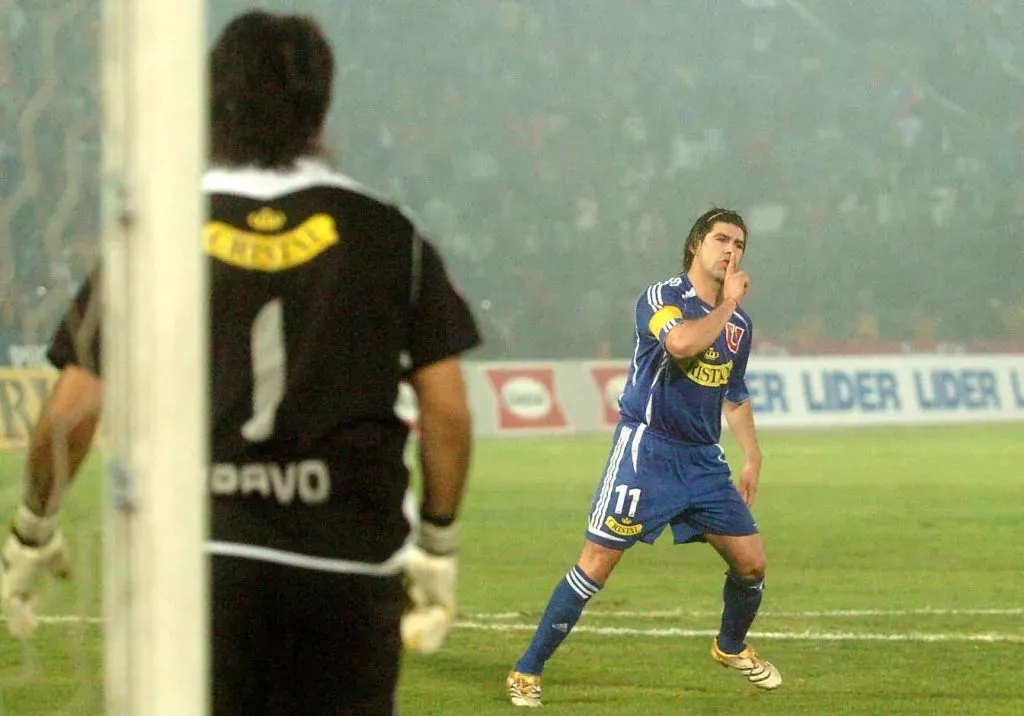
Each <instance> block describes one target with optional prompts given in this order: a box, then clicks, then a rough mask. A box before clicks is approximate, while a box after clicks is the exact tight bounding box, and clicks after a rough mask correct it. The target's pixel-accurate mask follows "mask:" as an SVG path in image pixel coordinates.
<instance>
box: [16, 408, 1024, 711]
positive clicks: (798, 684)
mask: <svg viewBox="0 0 1024 716" xmlns="http://www.w3.org/2000/svg"><path fill="white" fill-rule="evenodd" d="M762 442H763V445H764V451H765V465H764V470H763V473H762V485H761V492H760V495H759V498H758V502H757V505H756V508H755V513H756V516H757V519H758V524H759V526H760V528H761V531H762V533H763V534H764V537H765V540H766V544H767V547H768V561H769V566H768V573H769V576H768V588H767V590H766V592H765V601H764V605H763V607H762V611H763V613H762V615H761V617H760V618H759V619H758V621H757V623H755V625H754V633H755V635H756V634H762V636H760V637H756V636H752V638H751V641H752V643H755V645H756V646H757V647H758V648H759V649H760V650H761V651H762V652H763V653H765V655H767V656H768V657H769V658H771V659H772V660H773V661H775V663H776V664H777V665H778V666H779V667H780V668H781V670H782V672H783V676H784V678H785V683H784V684H783V687H782V688H781V689H780V690H779V691H778V692H776V693H773V694H759V693H755V692H754V690H753V689H752V688H751V687H748V686H747V685H746V684H745V682H744V681H743V679H742V678H741V677H739V676H738V675H736V674H734V673H730V672H728V671H726V670H724V669H721V668H719V667H716V666H715V665H714V664H713V663H712V662H711V660H710V658H709V656H708V647H709V645H710V639H711V637H710V636H709V634H710V633H712V632H713V631H714V630H715V628H716V627H717V621H718V620H717V612H718V610H719V608H720V591H721V581H722V566H721V564H720V563H719V561H718V558H717V557H716V556H715V555H714V554H713V552H712V551H711V550H710V549H709V548H707V547H705V546H688V547H673V546H672V545H671V544H670V543H669V542H668V541H666V540H664V539H663V540H662V541H661V542H659V543H658V544H657V545H655V546H654V547H646V546H640V547H637V548H636V549H635V550H633V551H632V552H631V553H629V554H627V555H626V557H625V558H624V559H623V561H622V563H621V564H620V566H619V568H618V570H617V571H616V573H615V575H614V577H613V578H612V580H611V581H610V583H609V584H608V586H607V587H606V588H605V589H604V591H602V592H601V594H600V595H599V596H598V597H597V598H596V599H595V600H594V602H593V603H592V605H591V606H590V608H589V609H588V612H587V613H586V614H585V615H584V617H583V619H582V620H581V621H580V628H579V630H578V631H577V633H574V634H573V635H572V636H571V637H570V638H569V640H568V641H567V642H566V643H565V645H564V646H563V648H562V649H561V650H560V651H559V652H558V654H556V656H555V658H554V659H553V660H552V661H551V662H550V663H549V665H548V668H547V671H546V672H545V682H544V690H545V702H546V706H545V712H547V713H556V714H587V715H588V716H598V715H601V714H615V715H616V716H621V715H622V714H625V713H634V712H636V713H641V714H644V716H658V715H660V714H676V713H681V714H695V715H700V714H734V713H750V714H785V715H786V716H793V715H795V714H814V715H826V714H928V715H930V716H935V715H941V714H972V715H973V714H978V715H984V716H987V715H989V714H1024V697H1022V696H1021V694H1020V690H1019V688H1018V686H1017V679H1018V672H1019V670H1018V669H1016V668H1015V664H1016V663H1018V662H1019V660H1020V659H1019V657H1020V655H1021V654H1022V653H1024V651H1022V650H1024V519H1022V505H1024V479H1022V478H1024V470H1022V468H1021V465H1022V464H1024V426H1021V425H1020V424H1016V425H1002V426H993V427H984V426H972V427H927V428H925V427H921V428H887V429H884V430H883V429H877V430H876V429H865V430H851V431H820V432H813V431H806V432H804V431H802V432H783V431H772V432H765V433H764V434H763V435H762ZM607 447H608V440H607V439H606V438H599V439H538V440H529V441H526V440H505V441H499V440H489V441H483V442H481V443H480V444H479V445H478V448H477V452H476V455H475V460H474V470H473V479H472V484H471V486H470V491H469V494H468V501H467V505H466V508H465V512H464V520H463V529H464V531H463V549H462V552H461V579H460V594H459V602H460V603H459V607H460V609H459V611H460V617H459V620H460V625H461V626H460V628H458V629H457V630H456V631H455V632H454V633H453V634H452V635H451V637H450V638H449V641H448V643H447V645H446V647H445V649H444V650H443V652H442V653H440V654H437V655H434V656H430V657H425V656H421V655H409V656H407V657H406V660H405V665H404V670H403V677H402V682H401V688H400V700H401V705H402V713H403V714H405V715H406V716H410V715H413V716H415V715H418V714H424V715H427V714H456V715H463V714H465V715H466V716H485V715H486V714H508V713H512V712H514V711H513V710H512V708H511V707H510V706H508V705H507V704H506V703H505V701H504V699H503V696H502V688H501V687H502V681H503V678H504V676H505V673H506V672H507V670H508V668H509V666H510V665H511V664H512V663H513V662H514V661H515V659H516V658H517V657H518V656H519V654H520V652H521V651H522V649H523V648H524V647H525V645H526V643H527V641H528V640H529V637H530V632H531V630H532V628H533V626H534V624H535V622H536V619H537V618H538V616H539V613H540V611H541V610H542V609H543V607H544V605H545V603H546V601H547V598H548V596H549V594H550V592H551V589H552V588H553V587H554V585H555V584H556V582H557V581H558V580H559V579H560V578H561V577H562V575H563V574H564V572H565V570H566V569H567V568H568V567H569V566H570V565H571V563H572V562H573V560H574V559H575V557H576V556H577V553H578V551H579V548H580V545H581V543H582V534H583V526H584V524H585V515H586V511H587V507H588V505H589V500H590V495H591V491H592V490H593V488H594V486H595V485H596V483H597V479H598V476H599V474H600V472H601V469H602V467H603V462H604V458H605V453H606V450H607ZM726 447H727V450H728V452H729V455H730V457H732V458H735V456H736V453H735V450H734V449H731V445H730V444H729V443H726ZM20 459H21V458H20V456H13V455H8V456H2V455H0V474H5V475H8V476H10V478H9V479H7V480H5V481H3V482H2V483H0V507H2V508H3V509H9V508H10V506H12V505H13V504H14V501H15V500H16V498H17V480H16V479H15V476H16V474H17V472H18V470H19V463H20ZM96 467H97V464H96V463H95V462H93V463H91V464H90V470H89V471H88V472H87V475H86V476H85V477H84V478H83V481H84V482H85V484H82V485H80V486H79V489H78V490H77V491H76V496H75V499H74V502H73V504H72V505H70V506H69V510H68V513H69V514H68V520H67V523H68V527H69V531H70V532H72V538H73V539H74V541H75V545H76V549H78V550H79V551H80V553H81V555H80V557H79V559H80V561H81V563H82V567H83V568H81V569H79V579H78V580H77V581H76V582H75V583H73V584H71V585H68V586H67V587H62V588H60V589H58V590H51V593H50V594H48V595H47V610H48V613H50V614H72V615H75V614H77V615H95V614H97V613H98V610H99V606H98V604H99V598H98V594H99V587H98V581H97V576H96V570H95V567H92V568H90V567H89V565H95V563H96V560H97V558H98V544H97V542H98V537H97V534H98V533H97V530H96V525H95V522H94V521H93V520H92V519H91V517H90V515H93V514H95V506H96V505H97V504H98V501H99V495H100V489H99V487H98V485H99V480H98V476H97V470H96ZM972 610H974V611H975V612H983V611H984V610H996V611H1001V612H1002V613H971V612H972ZM607 627H618V628H619V629H620V630H621V631H620V632H619V633H614V634H611V633H607V631H605V632H602V629H603V628H607ZM815 635H819V638H815ZM99 639H100V628H99V627H97V626H95V625H83V624H77V623H64V624H47V625H45V626H43V627H42V629H41V631H40V633H39V635H38V637H37V638H36V639H35V640H34V641H33V642H31V643H30V644H28V645H22V644H19V643H17V642H13V641H11V640H10V639H3V640H0V697H2V701H0V714H17V715H18V716H37V715H38V716H41V715H43V714H47V715H53V714H69V715H74V716H89V715H90V714H100V713H102V711H101V708H100V706H99V705H98V704H99V702H100V694H101V688H102V685H101V682H102V679H101V670H100V666H99V663H100V652H101V646H100V642H99ZM971 639H975V641H971ZM982 639H987V640H988V641H981V640H982ZM339 676H343V675H339Z"/></svg>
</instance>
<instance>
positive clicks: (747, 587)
mask: <svg viewBox="0 0 1024 716" xmlns="http://www.w3.org/2000/svg"><path fill="white" fill-rule="evenodd" d="M763 591H764V577H762V578H761V579H745V578H743V577H739V576H736V575H735V574H733V573H732V571H731V570H730V571H728V572H726V573H725V586H724V587H723V588H722V600H723V601H724V602H725V605H724V606H723V608H722V629H721V631H719V632H718V648H719V649H721V650H722V651H724V652H725V653H726V654H739V653H740V652H741V651H743V650H744V649H745V648H746V646H747V645H746V644H745V643H744V641H743V640H744V639H746V638H747V632H748V631H749V630H750V625H751V624H753V623H754V617H756V616H757V609H758V607H760V606H761V594H762V593H763Z"/></svg>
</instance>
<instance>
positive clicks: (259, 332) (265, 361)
mask: <svg viewBox="0 0 1024 716" xmlns="http://www.w3.org/2000/svg"><path fill="white" fill-rule="evenodd" d="M250 350H251V353H252V417H251V418H249V419H248V420H247V421H246V422H245V425H243V426H242V437H243V438H245V439H246V440H248V441H249V442H252V443H258V442H263V441H264V440H267V439H269V438H270V436H271V435H273V434H274V421H275V420H276V419H277V408H278V406H279V405H281V401H282V400H284V389H285V382H286V379H287V374H286V371H287V366H288V358H287V352H286V349H285V342H284V304H283V303H282V301H281V299H280V298H275V299H273V300H271V301H268V302H267V303H266V304H265V305H264V306H263V308H261V309H260V311H259V313H257V314H256V318H255V319H254V320H253V322H252V334H251V337H250Z"/></svg>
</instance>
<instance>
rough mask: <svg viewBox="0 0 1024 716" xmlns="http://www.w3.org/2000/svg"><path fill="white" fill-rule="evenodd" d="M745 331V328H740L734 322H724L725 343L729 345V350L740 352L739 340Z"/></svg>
mask: <svg viewBox="0 0 1024 716" xmlns="http://www.w3.org/2000/svg"><path fill="white" fill-rule="evenodd" d="M746 332H747V329H746V328H741V327H740V326H737V325H736V324H735V323H726V324H725V344H726V345H727V346H729V350H731V351H732V352H733V353H739V352H740V341H741V340H743V334H744V333H746Z"/></svg>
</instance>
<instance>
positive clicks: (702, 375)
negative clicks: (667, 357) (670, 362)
mask: <svg viewBox="0 0 1024 716" xmlns="http://www.w3.org/2000/svg"><path fill="white" fill-rule="evenodd" d="M679 367H680V368H682V370H683V372H684V373H685V374H686V377H687V378H689V379H690V380H692V381H693V382H694V383H696V384H698V385H703V386H704V387H705V388H718V387H720V386H723V385H725V384H726V383H728V382H729V375H730V374H731V373H732V361H731V360H730V361H726V362H725V363H722V364H721V365H715V364H713V363H705V362H704V361H702V360H700V359H699V358H691V359H690V360H689V361H680V362H679Z"/></svg>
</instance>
